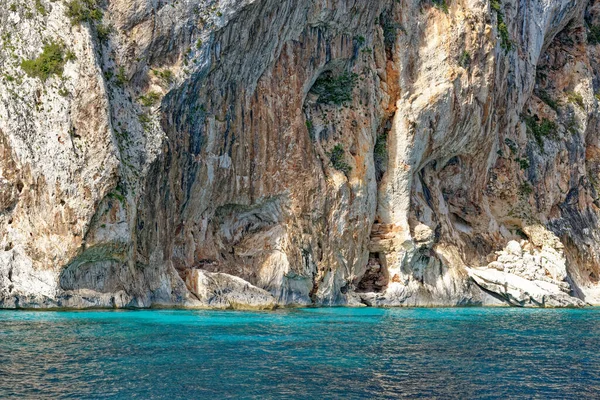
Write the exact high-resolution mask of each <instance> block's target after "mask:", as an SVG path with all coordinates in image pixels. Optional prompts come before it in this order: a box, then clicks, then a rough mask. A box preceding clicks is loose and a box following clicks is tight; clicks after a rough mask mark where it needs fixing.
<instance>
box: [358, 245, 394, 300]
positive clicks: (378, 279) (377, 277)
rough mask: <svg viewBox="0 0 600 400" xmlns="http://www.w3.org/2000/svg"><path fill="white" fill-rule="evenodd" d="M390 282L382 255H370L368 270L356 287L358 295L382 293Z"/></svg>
mask: <svg viewBox="0 0 600 400" xmlns="http://www.w3.org/2000/svg"><path fill="white" fill-rule="evenodd" d="M388 282H389V273H388V271H387V268H386V267H385V264H384V262H383V254H382V253H369V261H368V262H367V269H366V271H365V273H364V275H363V276H362V277H361V278H360V281H359V282H358V284H357V285H356V292H357V293H368V292H375V293H382V292H383V291H384V290H385V288H386V287H387V285H388Z"/></svg>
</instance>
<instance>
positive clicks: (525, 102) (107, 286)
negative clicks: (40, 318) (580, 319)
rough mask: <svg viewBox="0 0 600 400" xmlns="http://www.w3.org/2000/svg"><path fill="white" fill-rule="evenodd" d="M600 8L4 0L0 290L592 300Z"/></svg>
mask: <svg viewBox="0 0 600 400" xmlns="http://www.w3.org/2000/svg"><path fill="white" fill-rule="evenodd" d="M74 3H77V5H78V7H80V9H83V10H84V11H86V12H87V13H84V14H81V13H80V14H77V13H75V12H74V11H73V10H74V8H73V7H74ZM598 14H599V11H598V6H597V5H596V4H595V2H594V1H585V0H556V1H546V0H527V1H517V0H490V1H488V0H431V1H430V0H401V1H392V0H376V1H368V2H366V1H357V0H316V1H311V2H306V1H293V0H283V1H282V0H220V1H217V0H190V1H183V2H181V1H170V0H160V1H149V0H136V1H125V0H112V1H106V2H103V1H99V2H97V3H96V2H95V1H92V0H71V1H67V2H64V3H62V2H50V1H45V0H40V1H39V2H36V4H35V5H30V6H27V5H21V4H18V2H15V3H14V5H10V6H9V7H6V8H5V9H3V10H1V11H0V22H1V24H0V34H1V39H0V40H1V43H2V48H1V49H0V63H1V65H2V71H3V73H2V77H1V81H0V306H1V307H8V308H14V307H149V306H152V305H161V306H169V305H172V306H188V307H217V308H260V309H262V308H272V307H274V306H276V305H279V306H287V305H310V304H317V305H364V304H366V305H371V306H413V305H427V306H434V305H467V304H473V305H477V304H479V305H481V304H483V305H492V304H511V305H518V306H551V307H554V306H581V305H584V304H586V303H588V304H598V303H600V285H599V283H598V279H599V278H598V277H599V274H600V236H599V235H598V233H597V227H598V207H599V206H600V204H598V196H599V194H598V193H599V192H598V191H599V190H600V189H599V188H598V187H597V182H598V181H599V180H600V177H599V176H598V173H599V172H600V168H599V167H598V163H599V162H600V150H599V149H600V144H598V138H597V135H596V132H597V129H598V117H597V116H598V106H599V104H598V103H599V100H598V98H599V97H598V96H597V95H596V93H597V92H598V90H599V89H598V88H599V85H600V80H599V79H598V71H599V65H598V60H600V58H599V54H597V53H598V51H599V50H598V49H597V47H598V44H599V43H600V33H599V32H600V20H599V17H598ZM66 15H68V16H69V18H67V17H66ZM49 45H52V46H54V47H52V48H51V47H49ZM51 49H55V55H56V49H60V51H59V53H60V54H58V55H57V56H56V57H54V63H53V64H52V63H51V64H48V63H47V61H48V60H50V58H47V57H46V56H48V55H49V54H50V50H51ZM23 60H31V61H26V62H25V63H23ZM34 64H35V65H34ZM32 65H34V66H33V67H32ZM36 66H37V67H36ZM40 66H43V68H41V69H39V68H38V67H40ZM34 67H36V68H38V69H37V70H36V69H35V68H34ZM49 67H51V68H49ZM36 71H37V72H36Z"/></svg>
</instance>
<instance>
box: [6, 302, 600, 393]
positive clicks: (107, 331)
mask: <svg viewBox="0 0 600 400" xmlns="http://www.w3.org/2000/svg"><path fill="white" fill-rule="evenodd" d="M399 397H410V398H428V399H429V398H440V399H446V398H459V399H469V398H499V399H500V398H501V399H505V398H511V399H512V398H524V399H531V398H538V399H552V398H556V399H565V398H567V399H585V398H589V399H598V398H600V309H596V308H588V309H581V310H544V309H518V308H439V309H426V308H413V309H373V308H362V309H361V308H359V309H357V308H311V309H294V310H282V311H274V312H235V311H229V312H219V311H183V310H150V311H68V312H48V311H42V312H33V311H0V398H1V399H6V398H17V399H46V398H51V399H61V398H72V399H91V398H94V399H95V398H110V399H112V398H114V399H137V398H139V399H225V398H231V399H238V398H255V399H270V398H285V399H355V398H356V399H358V398H389V399H392V398H399Z"/></svg>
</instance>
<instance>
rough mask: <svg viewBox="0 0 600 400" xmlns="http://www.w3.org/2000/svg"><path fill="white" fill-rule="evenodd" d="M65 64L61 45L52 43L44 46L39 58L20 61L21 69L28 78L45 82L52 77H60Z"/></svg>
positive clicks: (63, 50) (65, 60)
mask: <svg viewBox="0 0 600 400" xmlns="http://www.w3.org/2000/svg"><path fill="white" fill-rule="evenodd" d="M66 62H67V59H66V57H65V49H64V46H63V44H62V43H58V42H52V43H47V44H45V45H44V48H43V51H42V54H40V55H39V57H37V58H34V59H32V60H23V61H21V68H22V69H23V71H25V73H26V74H27V75H29V76H30V77H32V78H40V79H41V80H42V81H45V80H47V79H48V78H49V77H50V76H52V75H58V76H61V75H62V73H63V70H64V66H65V63H66Z"/></svg>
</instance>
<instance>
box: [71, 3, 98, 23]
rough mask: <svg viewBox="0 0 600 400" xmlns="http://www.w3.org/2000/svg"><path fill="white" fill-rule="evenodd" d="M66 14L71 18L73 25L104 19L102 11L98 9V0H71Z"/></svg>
mask: <svg viewBox="0 0 600 400" xmlns="http://www.w3.org/2000/svg"><path fill="white" fill-rule="evenodd" d="M65 15H66V16H67V17H69V19H70V20H71V25H79V24H81V23H84V22H92V21H99V20H101V19H102V11H100V9H98V5H97V4H96V0H71V1H69V2H68V3H67V11H66V12H65Z"/></svg>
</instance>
